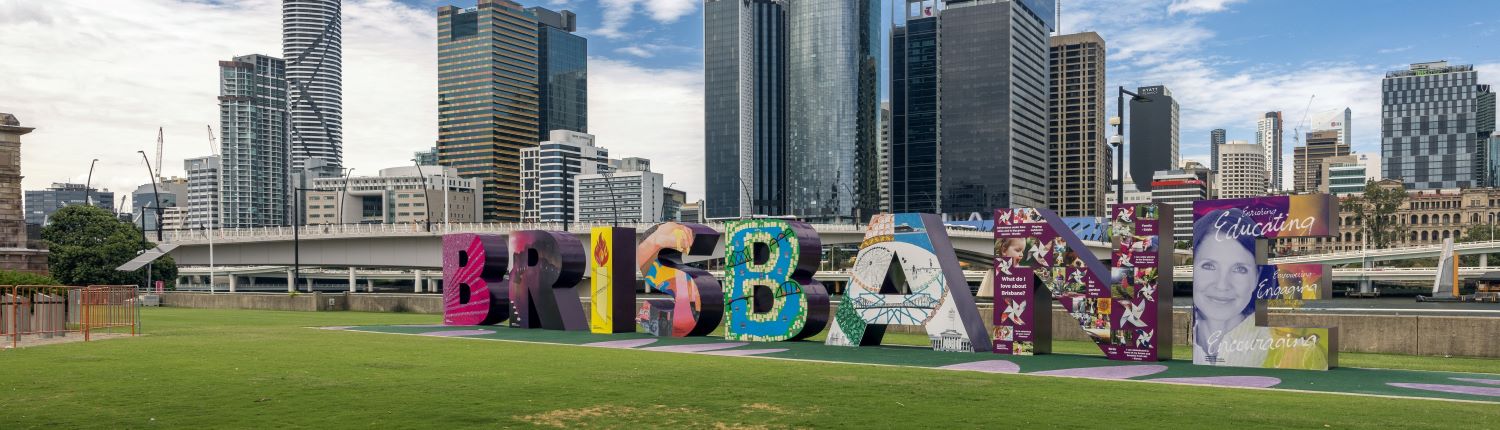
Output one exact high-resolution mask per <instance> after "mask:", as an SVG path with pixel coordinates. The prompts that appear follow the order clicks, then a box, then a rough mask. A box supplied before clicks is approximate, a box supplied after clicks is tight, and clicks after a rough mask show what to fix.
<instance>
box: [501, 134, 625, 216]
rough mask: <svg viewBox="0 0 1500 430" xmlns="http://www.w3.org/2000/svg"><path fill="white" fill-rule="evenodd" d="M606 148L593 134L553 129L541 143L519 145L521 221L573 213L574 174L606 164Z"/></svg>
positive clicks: (600, 167)
mask: <svg viewBox="0 0 1500 430" xmlns="http://www.w3.org/2000/svg"><path fill="white" fill-rule="evenodd" d="M608 158H609V150H607V149H604V148H600V147H598V146H595V145H594V136H593V135H591V134H587V133H579V132H576V131H568V130H552V132H551V134H550V138H549V139H548V140H547V141H546V142H542V143H541V144H540V145H537V146H534V147H529V148H522V149H521V221H523V222H563V221H564V220H565V219H567V218H568V217H572V216H573V196H574V192H573V190H574V189H575V188H574V187H573V184H574V180H573V179H574V178H576V177H577V176H579V175H588V174H594V173H599V172H603V171H604V170H605V169H607V168H609V165H610V161H609V160H608Z"/></svg>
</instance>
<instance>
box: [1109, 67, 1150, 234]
mask: <svg viewBox="0 0 1500 430" xmlns="http://www.w3.org/2000/svg"><path fill="white" fill-rule="evenodd" d="M1126 95H1130V101H1133V102H1142V103H1149V102H1150V101H1151V98H1150V97H1145V96H1142V95H1140V94H1136V93H1132V92H1130V91H1126V90H1125V87H1124V86H1121V87H1120V94H1119V96H1118V97H1116V98H1115V103H1116V106H1115V115H1117V116H1116V117H1114V118H1110V119H1109V124H1110V125H1113V126H1115V135H1114V137H1111V138H1109V144H1110V145H1111V146H1114V147H1115V204H1120V205H1123V204H1125V120H1124V119H1125V96H1126Z"/></svg>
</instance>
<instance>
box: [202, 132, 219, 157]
mask: <svg viewBox="0 0 1500 430" xmlns="http://www.w3.org/2000/svg"><path fill="white" fill-rule="evenodd" d="M204 127H208V151H209V152H208V153H209V154H213V155H214V156H215V157H217V156H219V140H218V139H217V138H215V137H214V126H213V125H210V124H205V125H204Z"/></svg>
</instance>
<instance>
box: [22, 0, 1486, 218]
mask: <svg viewBox="0 0 1500 430" xmlns="http://www.w3.org/2000/svg"><path fill="white" fill-rule="evenodd" d="M120 3H121V4H120V7H119V8H118V9H116V10H110V11H95V10H90V9H89V8H87V7H85V6H87V4H86V3H82V2H69V1H58V2H47V3H45V4H38V3H29V4H28V3H18V4H17V5H16V6H14V7H10V6H7V7H5V8H0V10H3V11H4V12H0V22H5V23H6V24H7V25H6V26H0V28H3V29H0V36H4V39H5V40H8V41H9V42H7V43H8V44H13V45H15V46H14V48H15V49H17V50H18V51H17V52H19V53H20V55H18V56H16V58H18V59H19V61H15V62H11V63H7V64H6V65H0V73H4V74H5V75H6V76H14V77H16V80H15V82H17V83H18V85H16V87H15V90H13V91H14V93H13V94H10V95H9V96H8V97H7V100H6V102H7V103H6V104H5V105H3V106H0V110H3V111H8V112H12V113H15V114H16V115H17V116H18V117H19V118H21V120H22V121H24V122H25V123H26V124H28V126H35V127H37V129H38V132H37V133H33V134H31V135H30V136H28V138H29V141H30V142H33V145H34V146H31V147H32V148H38V147H45V148H48V149H49V150H47V151H38V150H35V149H33V150H30V151H26V152H25V154H24V157H25V164H26V165H27V167H28V169H27V172H26V175H25V176H26V178H25V183H24V184H23V187H24V188H25V189H39V188H43V187H45V186H46V185H47V184H50V183H52V182H70V181H71V182H82V181H83V179H84V176H85V175H86V173H87V168H88V166H87V165H88V163H87V161H88V159H91V158H94V157H98V158H100V159H101V161H100V164H99V167H98V169H97V170H96V172H95V177H94V183H95V186H96V187H100V188H109V189H110V190H112V191H116V192H126V191H129V190H132V189H134V188H135V187H136V186H139V185H140V184H143V183H145V182H146V179H147V178H145V177H144V176H145V175H144V172H141V169H142V166H141V165H140V162H139V160H138V157H135V156H134V154H132V153H133V152H134V150H136V149H141V150H146V151H147V152H148V153H151V152H153V151H154V148H153V147H152V145H153V144H154V137H155V136H153V135H152V133H151V132H152V131H153V130H151V129H152V128H154V127H157V126H165V127H166V132H167V147H166V148H167V152H166V159H167V162H166V163H165V164H166V166H165V167H163V173H164V176H183V172H182V167H181V166H182V163H181V160H183V159H186V158H194V157H200V156H205V155H209V154H210V150H209V148H208V146H207V143H208V140H207V136H206V135H205V132H204V130H203V125H204V124H209V125H214V126H215V128H216V129H217V128H218V124H217V119H216V118H215V117H216V116H217V115H216V114H217V112H216V110H215V109H214V101H213V97H214V94H212V91H213V88H214V85H213V82H214V81H215V79H216V76H215V72H216V70H215V69H214V67H213V61H217V60H220V59H224V58H230V57H232V56H236V55H245V54H252V53H258V52H259V53H276V52H279V49H278V48H279V47H280V45H281V41H280V36H281V32H280V24H281V15H280V2H279V1H269V0H265V1H251V2H240V3H236V4H232V5H209V4H196V3H181V2H176V1H168V0H131V1H123V2H120ZM446 3H447V2H425V1H414V2H391V1H378V0H368V1H354V0H350V1H345V2H344V14H345V16H344V19H345V22H344V26H343V27H344V48H345V49H344V51H345V53H344V74H345V89H344V98H345V133H346V134H345V139H344V141H345V144H346V146H347V147H348V148H350V150H349V151H346V154H345V155H346V157H345V159H346V161H345V164H346V165H348V166H350V167H357V168H360V169H371V170H374V169H379V168H383V167H389V166H395V165H401V164H404V163H405V162H406V160H408V159H409V157H410V153H411V152H414V151H419V150H424V149H426V148H428V147H430V146H431V144H432V142H433V141H434V140H436V127H435V125H434V123H435V121H436V88H435V87H436V85H435V77H436V70H435V69H436V60H435V58H436V36H435V31H434V28H435V22H436V18H435V10H436V5H438V4H446ZM458 3H459V4H464V2H458ZM522 4H523V5H525V6H545V7H549V8H568V9H571V10H574V11H575V12H577V13H578V25H579V31H580V34H582V35H584V36H585V37H588V38H589V39H590V43H591V45H595V46H596V47H597V49H594V48H593V47H591V50H590V51H591V56H590V57H589V66H590V69H592V70H590V74H591V75H593V76H591V77H590V86H591V87H592V88H590V94H589V97H590V111H591V112H593V113H594V114H592V115H590V116H591V117H592V118H590V131H591V132H592V133H593V134H596V135H598V136H599V139H600V144H601V145H604V146H608V147H610V148H612V149H614V150H615V151H617V152H619V153H620V154H621V155H623V156H640V157H645V158H652V159H654V160H658V161H659V162H658V166H659V168H658V170H659V171H661V172H662V173H664V174H665V175H667V176H668V177H669V178H670V180H671V181H672V182H677V183H679V186H678V187H679V188H683V189H684V190H685V191H687V192H688V193H689V198H690V200H698V199H700V198H702V196H703V192H702V191H703V173H702V169H701V168H700V167H698V166H701V165H702V164H701V163H702V161H703V154H702V153H700V152H698V151H679V150H676V149H677V148H680V147H689V148H701V147H702V143H701V142H702V133H703V126H702V119H703V114H702V103H703V94H702V93H703V86H702V80H703V74H702V65H701V62H702V54H701V53H702V50H701V42H702V33H701V32H702V28H701V26H702V11H701V7H700V2H696V1H675V0H674V1H666V2H653V3H649V4H644V3H641V2H610V3H609V4H608V5H607V6H601V5H599V4H595V3H592V2H583V1H539V2H522ZM1110 5H1112V6H1109V5H1106V4H1104V2H1086V1H1080V2H1068V3H1067V4H1065V5H1064V6H1063V10H1062V13H1061V28H1062V31H1063V32H1066V33H1073V32H1078V31H1085V30H1093V31H1097V32H1099V33H1100V35H1101V36H1103V37H1104V38H1105V40H1106V41H1107V42H1108V46H1109V68H1110V70H1111V72H1110V74H1109V78H1110V81H1109V86H1111V87H1114V86H1119V85H1124V86H1126V88H1135V87H1136V86H1140V85H1153V84H1158V83H1161V84H1166V85H1167V86H1169V87H1170V88H1172V90H1173V92H1174V95H1175V96H1176V97H1178V98H1179V99H1180V100H1181V101H1180V103H1181V104H1182V117H1183V118H1182V125H1183V127H1182V131H1181V133H1182V137H1183V139H1182V148H1183V158H1184V159H1189V160H1199V161H1203V162H1207V161H1208V160H1207V156H1208V153H1209V150H1208V146H1207V136H1208V130H1211V129H1214V128H1225V129H1227V130H1228V137H1229V139H1233V140H1251V139H1252V137H1253V129H1254V127H1255V124H1254V119H1255V118H1256V116H1257V115H1259V114H1263V113H1264V112H1268V111H1282V112H1283V113H1284V115H1285V122H1286V127H1285V128H1286V130H1287V133H1288V134H1290V133H1291V132H1292V130H1293V129H1294V127H1295V126H1296V125H1297V122H1299V121H1300V119H1301V116H1302V112H1303V111H1304V110H1306V109H1307V108H1306V106H1307V99H1308V97H1309V96H1311V95H1313V94H1316V95H1317V97H1316V99H1314V103H1313V105H1312V107H1311V108H1310V110H1311V111H1313V112H1318V111H1323V110H1329V109H1334V108H1341V107H1343V106H1349V107H1351V109H1353V114H1354V115H1353V121H1352V123H1353V133H1352V134H1353V137H1354V139H1353V142H1352V143H1353V149H1354V151H1355V152H1356V153H1377V152H1378V150H1379V136H1380V133H1379V125H1378V121H1377V118H1378V117H1379V98H1380V96H1379V85H1380V76H1382V75H1383V74H1384V73H1385V72H1386V71H1389V70H1398V69H1402V68H1405V66H1406V65H1407V64H1409V63H1415V62H1422V61H1433V60H1440V59H1445V60H1448V61H1449V62H1450V63H1454V64H1470V63H1472V64H1475V66H1476V69H1478V70H1479V72H1480V81H1481V82H1485V83H1495V82H1500V79H1497V78H1500V54H1496V53H1494V52H1493V51H1492V50H1489V49H1482V48H1483V47H1485V46H1490V45H1493V42H1494V41H1495V40H1497V39H1500V34H1497V32H1500V22H1497V21H1494V20H1489V21H1486V20H1475V21H1472V22H1464V21H1469V20H1456V19H1451V17H1454V16H1468V15H1466V14H1464V12H1463V11H1465V10H1472V8H1473V7H1475V6H1480V5H1482V4H1481V3H1479V2H1455V3H1452V4H1440V5H1432V6H1424V7H1420V8H1415V7H1413V8H1406V9H1408V11H1407V12H1408V13H1403V14H1398V15H1401V16H1400V19H1401V20H1405V21H1410V22H1412V23H1415V24H1418V25H1421V24H1431V25H1441V26H1442V27H1441V28H1440V29H1439V30H1437V31H1432V32H1424V33H1421V34H1391V33H1389V32H1380V31H1373V30H1369V29H1360V28H1358V27H1372V28H1373V27H1379V26H1380V25H1395V24H1396V23H1397V22H1398V21H1396V19H1397V18H1392V17H1381V16H1374V14H1371V13H1368V12H1359V11H1353V12H1351V11H1348V10H1340V9H1341V7H1340V6H1339V5H1338V4H1336V3H1330V4H1316V5H1298V6H1297V8H1296V11H1295V12H1296V13H1286V12H1287V11H1286V10H1285V9H1287V8H1286V7H1284V5H1277V4H1265V3H1256V2H1236V1H1176V2H1173V1H1166V0H1140V1H1129V2H1123V3H1121V2H1112V3H1110ZM1344 9H1347V8H1344ZM1334 10H1338V12H1337V13H1341V14H1352V15H1351V16H1352V17H1353V18H1355V19H1352V20H1349V21H1350V22H1347V23H1326V22H1323V21H1321V20H1317V19H1316V17H1317V16H1319V15H1320V14H1322V13H1323V12H1327V13H1334V12H1332V11H1334ZM1106 12H1107V13H1108V16H1110V17H1111V19H1110V20H1108V21H1105V20H1104V19H1103V17H1104V16H1105V13H1106ZM103 13H109V14H113V15H117V16H120V18H108V17H106V16H105V15H100V14H103ZM886 13H887V14H889V13H890V11H889V10H887V11H886ZM94 18H98V19H94ZM84 19H88V20H92V21H91V24H90V26H91V28H90V29H89V30H86V31H73V32H69V31H61V30H57V29H56V27H59V26H64V27H66V26H76V24H77V22H76V21H77V20H84ZM888 19H889V18H888V17H887V18H884V19H883V20H888ZM1267 19H1275V20H1280V21H1282V23H1281V24H1279V26H1280V27H1282V28H1286V29H1288V31H1287V32H1285V33H1286V34H1275V35H1269V34H1261V33H1264V28H1254V26H1253V25H1251V23H1253V22H1254V21H1256V20H1267ZM1247 21H1248V22H1247ZM140 22H148V23H152V24H154V25H150V26H149V27H163V28H177V29H178V31H174V32H173V34H166V35H164V34H157V33H144V34H143V33H141V32H137V31H133V30H132V29H133V28H135V27H138V25H136V24H139V23H140ZM1121 22H1130V23H1134V24H1132V25H1124V24H1120V23H1121ZM1297 22H1304V23H1307V24H1308V26H1311V25H1312V24H1313V23H1317V24H1319V25H1320V26H1321V27H1318V29H1317V31H1313V30H1312V29H1310V28H1308V26H1301V27H1299V26H1298V25H1296V23H1297ZM1403 22H1404V21H1403ZM1330 25H1331V26H1333V27H1329V26H1330ZM885 31H888V30H885ZM1329 32H1333V34H1338V33H1339V32H1345V33H1344V34H1347V35H1348V36H1347V37H1341V38H1336V39H1338V40H1335V41H1330V40H1328V39H1335V38H1327V37H1325V36H1326V34H1329ZM105 36H107V37H105ZM1464 38H1468V39H1464ZM885 40H886V38H885V37H882V43H885ZM148 42H149V43H148ZM667 42H670V43H667ZM674 43H675V44H674ZM142 44H145V45H142ZM125 45H137V46H145V47H144V48H141V49H130V50H125V49H123V47H124V46H125ZM1335 48H1336V49H1335ZM204 58H206V59H207V60H206V61H204V60H203V59H204ZM885 73H887V71H885V70H884V69H882V74H885ZM205 82H206V83H205ZM881 87H882V91H885V88H884V87H885V85H881ZM142 93H150V94H151V96H150V97H143V96H142ZM887 96H888V95H887ZM142 100H150V102H149V103H142V102H141V101H142ZM1106 104H1108V105H1110V108H1111V109H1110V110H1111V111H1112V110H1113V109H1112V105H1113V96H1111V97H1110V100H1108V101H1107V103H1106ZM1110 115H1114V113H1113V112H1111V113H1110ZM1288 137H1290V136H1288ZM101 140H108V141H110V142H112V143H111V144H110V145H97V142H99V141H101ZM1285 145H1287V146H1286V147H1285V148H1284V152H1285V153H1286V156H1287V157H1289V156H1290V153H1291V145H1292V142H1287V143H1285ZM1287 163H1288V164H1290V162H1289V161H1288V162H1287ZM1286 176H1290V175H1286ZM1285 183H1286V182H1285V180H1284V184H1285Z"/></svg>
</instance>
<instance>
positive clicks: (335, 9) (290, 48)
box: [281, 0, 344, 176]
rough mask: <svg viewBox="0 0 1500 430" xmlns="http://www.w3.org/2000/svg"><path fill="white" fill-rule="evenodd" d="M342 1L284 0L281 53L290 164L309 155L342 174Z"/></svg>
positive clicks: (332, 173)
mask: <svg viewBox="0 0 1500 430" xmlns="http://www.w3.org/2000/svg"><path fill="white" fill-rule="evenodd" d="M340 3H342V2H341V0H282V2H281V55H282V58H284V59H286V82H287V91H288V96H289V97H290V98H289V99H288V100H287V103H288V105H289V109H290V110H291V117H292V118H291V124H290V126H291V129H290V133H291V135H290V137H291V144H292V168H293V169H301V168H303V166H304V165H305V164H306V162H307V159H308V158H321V159H323V160H324V161H326V163H324V164H322V166H324V168H323V169H322V170H320V171H318V172H317V174H319V175H324V176H337V175H339V170H340V167H342V166H343V160H344V150H343V148H344V146H343V145H344V101H343V94H344V89H343V88H344V87H343V73H344V72H343V67H344V66H343V35H342V31H343V30H342V25H343V23H342V20H343V11H342V10H341V5H340Z"/></svg>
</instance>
